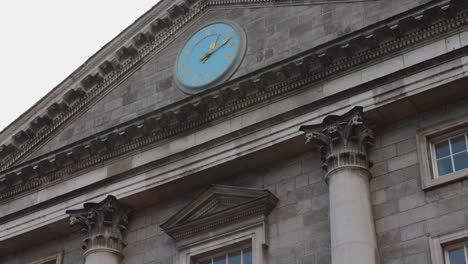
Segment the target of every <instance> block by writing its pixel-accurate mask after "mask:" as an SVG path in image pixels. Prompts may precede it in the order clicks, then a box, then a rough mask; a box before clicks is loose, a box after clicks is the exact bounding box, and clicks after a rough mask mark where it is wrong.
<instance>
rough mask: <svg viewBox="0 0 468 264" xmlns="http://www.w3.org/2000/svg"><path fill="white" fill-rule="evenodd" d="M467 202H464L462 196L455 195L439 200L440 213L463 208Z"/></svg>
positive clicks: (443, 213)
mask: <svg viewBox="0 0 468 264" xmlns="http://www.w3.org/2000/svg"><path fill="white" fill-rule="evenodd" d="M464 206H468V205H467V204H462V197H461V196H455V197H452V198H448V199H444V200H439V201H437V208H438V210H439V215H445V214H448V213H452V212H455V211H458V210H460V209H462V208H463V207H464Z"/></svg>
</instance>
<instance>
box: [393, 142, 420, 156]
mask: <svg viewBox="0 0 468 264" xmlns="http://www.w3.org/2000/svg"><path fill="white" fill-rule="evenodd" d="M412 151H416V138H409V139H407V140H405V141H401V142H398V143H397V144H396V152H397V155H398V156H400V155H404V154H407V153H409V152H412Z"/></svg>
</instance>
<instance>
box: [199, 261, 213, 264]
mask: <svg viewBox="0 0 468 264" xmlns="http://www.w3.org/2000/svg"><path fill="white" fill-rule="evenodd" d="M197 263H198V264H211V260H205V261H202V262H197Z"/></svg>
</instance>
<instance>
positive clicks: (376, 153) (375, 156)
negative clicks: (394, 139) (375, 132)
mask: <svg viewBox="0 0 468 264" xmlns="http://www.w3.org/2000/svg"><path fill="white" fill-rule="evenodd" d="M396 154H397V150H396V145H394V144H391V145H388V146H385V147H383V148H378V149H373V150H371V151H370V152H369V159H370V160H371V161H372V162H375V163H377V162H381V161H385V160H388V159H390V158H393V157H395V156H396Z"/></svg>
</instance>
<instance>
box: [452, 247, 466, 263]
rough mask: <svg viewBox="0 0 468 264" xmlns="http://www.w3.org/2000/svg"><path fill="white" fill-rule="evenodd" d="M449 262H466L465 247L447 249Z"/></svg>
mask: <svg viewBox="0 0 468 264" xmlns="http://www.w3.org/2000/svg"><path fill="white" fill-rule="evenodd" d="M449 259H450V264H466V262H465V249H464V248H459V249H455V250H452V251H449Z"/></svg>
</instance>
